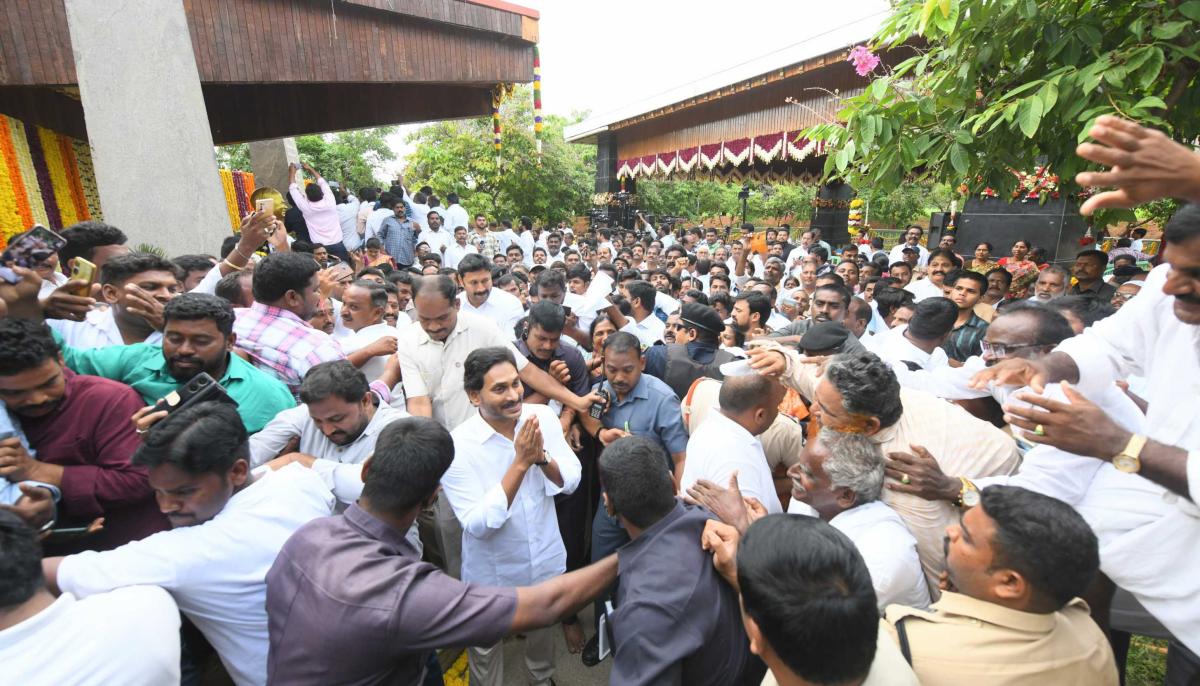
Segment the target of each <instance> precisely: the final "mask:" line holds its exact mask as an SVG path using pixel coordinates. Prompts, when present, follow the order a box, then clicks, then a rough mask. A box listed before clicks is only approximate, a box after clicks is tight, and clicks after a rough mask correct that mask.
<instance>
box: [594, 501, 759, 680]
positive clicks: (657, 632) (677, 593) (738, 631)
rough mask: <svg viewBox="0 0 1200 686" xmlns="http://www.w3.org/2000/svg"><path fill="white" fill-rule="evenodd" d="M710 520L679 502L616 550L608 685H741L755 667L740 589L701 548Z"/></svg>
mask: <svg viewBox="0 0 1200 686" xmlns="http://www.w3.org/2000/svg"><path fill="white" fill-rule="evenodd" d="M712 518H713V517H712V515H711V514H710V513H708V511H706V510H704V509H702V508H700V507H696V506H690V505H683V504H682V503H676V504H675V507H674V509H672V510H671V512H670V513H668V514H667V516H665V517H663V518H662V519H660V520H659V521H658V522H656V523H655V524H654V525H653V526H651V527H650V528H648V529H646V530H645V531H644V532H642V535H641V536H639V537H637V538H636V539H634V540H633V541H631V542H630V543H628V544H627V545H625V546H624V547H623V548H621V549H620V550H619V551H618V553H617V565H618V572H619V574H620V585H619V586H618V588H617V597H616V607H615V609H614V611H613V613H612V616H611V617H610V619H611V621H612V632H613V646H614V652H613V666H612V675H611V679H610V682H611V683H614V684H622V685H623V686H636V685H637V684H679V685H683V684H686V685H687V686H718V685H723V684H741V683H746V681H745V677H747V676H749V675H744V674H743V672H744V671H746V670H747V666H748V665H751V664H753V665H758V662H757V661H756V660H752V659H751V654H750V646H749V643H748V641H747V639H746V633H745V631H744V630H743V629H742V615H741V609H740V607H739V605H738V595H737V592H736V591H734V590H733V588H731V587H730V586H729V585H728V584H726V583H725V581H724V580H723V579H721V577H720V576H719V575H718V574H717V572H716V570H715V569H713V565H712V558H711V557H710V556H709V554H708V553H706V552H705V551H704V550H703V549H702V548H701V547H700V534H701V533H703V531H704V524H705V522H707V521H708V520H709V519H712ZM751 669H752V670H754V669H755V668H751ZM762 676H763V673H762V672H759V673H758V674H757V678H758V679H760V680H761V679H762ZM750 678H751V679H753V677H752V676H751V677H750ZM753 683H755V684H757V683H758V681H753Z"/></svg>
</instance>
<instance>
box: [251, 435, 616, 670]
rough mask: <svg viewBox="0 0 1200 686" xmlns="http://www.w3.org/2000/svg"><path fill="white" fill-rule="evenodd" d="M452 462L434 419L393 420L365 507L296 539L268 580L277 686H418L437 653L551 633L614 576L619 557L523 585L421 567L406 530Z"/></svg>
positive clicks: (366, 471)
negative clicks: (491, 583)
mask: <svg viewBox="0 0 1200 686" xmlns="http://www.w3.org/2000/svg"><path fill="white" fill-rule="evenodd" d="M453 459H454V443H453V441H452V440H451V438H450V433H449V432H448V431H446V429H444V428H442V427H441V425H439V424H438V423H437V422H435V421H433V420H432V419H428V418H424V417H409V418H405V419H401V420H398V421H395V422H393V423H391V424H389V425H388V426H387V427H386V428H385V429H383V431H381V432H380V434H379V438H378V440H377V442H376V444H375V453H374V455H373V456H372V457H371V459H369V460H367V462H366V463H364V464H363V472H362V475H363V491H362V497H360V498H359V500H358V502H357V503H356V504H354V505H351V506H350V508H349V509H347V510H346V512H345V514H344V515H342V516H336V517H326V518H322V519H317V520H314V521H312V522H310V523H309V524H307V525H306V526H304V527H302V528H301V529H300V530H298V531H297V532H296V533H295V534H294V535H293V536H292V538H291V539H289V540H288V542H287V543H286V544H285V545H284V547H283V549H282V550H281V551H280V553H279V557H278V558H277V559H276V561H275V564H274V566H273V567H272V568H271V571H270V572H269V573H268V574H267V615H268V619H269V629H270V641H271V647H270V654H269V656H268V659H267V670H268V681H269V683H276V684H326V683H339V684H412V685H414V686H415V685H416V684H420V683H422V680H423V678H424V674H425V669H426V665H427V663H428V661H429V656H430V653H431V652H432V651H433V650H435V649H437V648H445V647H452V646H477V645H491V644H494V643H497V642H498V641H500V639H502V638H503V637H504V636H506V635H508V634H512V633H518V632H524V631H530V630H533V629H536V628H540V627H545V626H549V625H551V624H554V623H556V622H558V621H559V620H560V619H561V618H562V617H564V616H567V615H568V614H569V613H573V612H575V611H576V610H578V609H579V608H580V607H582V606H583V605H584V604H586V603H587V602H589V601H590V600H591V599H592V598H594V597H595V596H596V595H598V594H599V593H600V591H602V590H604V589H605V588H607V587H608V586H609V585H611V584H612V583H613V582H614V581H615V580H616V572H617V562H616V555H610V556H608V557H607V558H606V559H604V560H601V561H600V562H597V563H596V564H593V565H591V566H589V567H585V568H584V569H581V570H578V571H575V572H571V573H569V574H565V575H563V576H559V577H555V578H552V579H550V580H548V581H545V582H543V583H540V584H538V585H536V586H529V587H522V588H495V587H486V586H478V585H475V584H469V583H464V582H462V581H459V580H457V579H454V578H453V577H450V576H448V575H446V574H444V573H442V572H441V571H439V570H438V569H437V568H436V567H434V566H433V565H431V564H428V563H425V562H422V561H421V556H420V553H418V552H417V550H416V549H415V548H414V547H413V546H412V544H411V543H409V542H408V541H407V540H406V539H405V535H404V534H405V532H406V531H408V528H409V527H410V526H411V525H412V523H413V521H414V520H415V519H416V517H417V514H418V513H420V512H421V510H422V509H424V508H427V507H430V506H432V504H433V502H434V500H435V499H436V496H437V492H438V488H439V487H438V484H439V482H440V480H441V478H442V474H443V473H445V471H446V469H448V468H449V466H450V462H451V461H452V460H453Z"/></svg>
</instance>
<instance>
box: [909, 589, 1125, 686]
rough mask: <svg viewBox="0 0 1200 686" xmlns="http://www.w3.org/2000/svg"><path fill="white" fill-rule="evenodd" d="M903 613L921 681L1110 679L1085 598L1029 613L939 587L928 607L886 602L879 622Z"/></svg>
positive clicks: (1096, 683) (1083, 682)
mask: <svg viewBox="0 0 1200 686" xmlns="http://www.w3.org/2000/svg"><path fill="white" fill-rule="evenodd" d="M902 618H907V619H905V620H904V632H905V634H906V635H907V637H908V646H909V653H910V655H911V656H912V665H913V669H914V671H916V673H917V678H918V679H920V680H921V683H922V684H924V685H925V686H939V685H941V684H946V685H947V686H950V685H953V686H959V685H960V684H972V685H973V686H1010V685H1012V686H1015V685H1017V684H1054V686H1072V685H1073V684H1078V685H1079V686H1116V684H1117V666H1116V663H1115V662H1114V661H1113V653H1112V648H1111V647H1110V646H1109V644H1108V639H1107V638H1105V636H1104V632H1102V631H1101V630H1100V627H1098V626H1097V625H1096V623H1095V622H1094V621H1092V618H1091V614H1090V611H1089V610H1088V606H1087V603H1085V602H1083V600H1082V599H1080V598H1076V599H1074V600H1072V601H1071V602H1069V603H1067V605H1066V606H1065V607H1063V608H1062V609H1061V610H1059V611H1058V612H1054V613H1051V614H1035V613H1032V612H1021V611H1019V610H1012V609H1009V608H1007V607H1002V606H1000V605H996V604H994V603H989V602H986V601H982V600H976V599H975V598H971V597H969V596H965V595H962V594H960V593H949V592H947V593H943V594H942V599H941V600H939V601H938V602H936V603H934V604H933V606H932V607H931V608H929V610H928V611H924V610H916V609H913V608H910V607H903V606H900V605H892V606H891V607H889V608H888V609H887V624H888V627H889V629H890V631H891V633H892V637H893V638H894V639H896V641H897V645H899V636H898V634H897V631H896V627H895V624H896V622H897V621H898V620H900V619H902Z"/></svg>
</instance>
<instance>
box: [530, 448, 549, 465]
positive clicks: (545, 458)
mask: <svg viewBox="0 0 1200 686" xmlns="http://www.w3.org/2000/svg"><path fill="white" fill-rule="evenodd" d="M534 464H535V465H537V466H539V467H545V466H546V465H548V464H550V453H548V452H546V451H545V450H543V451H542V461H541V462H534Z"/></svg>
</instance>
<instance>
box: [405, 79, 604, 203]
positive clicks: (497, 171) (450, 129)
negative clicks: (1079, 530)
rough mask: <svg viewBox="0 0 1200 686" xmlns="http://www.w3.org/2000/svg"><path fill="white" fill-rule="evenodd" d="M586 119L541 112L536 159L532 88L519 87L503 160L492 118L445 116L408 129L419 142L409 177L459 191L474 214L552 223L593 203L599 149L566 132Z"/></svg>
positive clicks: (504, 119) (506, 115)
mask: <svg viewBox="0 0 1200 686" xmlns="http://www.w3.org/2000/svg"><path fill="white" fill-rule="evenodd" d="M581 119H582V116H575V117H572V118H571V119H567V118H565V117H560V116H557V115H549V116H543V122H544V125H543V128H542V165H541V166H538V164H537V152H536V145H535V141H534V137H533V96H532V91H531V90H530V88H529V87H528V86H521V87H518V88H517V89H516V90H515V91H514V92H513V95H512V97H510V98H508V99H507V100H506V101H505V103H504V104H503V105H501V107H500V122H501V127H502V133H501V145H502V148H501V152H500V166H499V167H497V165H496V151H495V149H494V147H493V145H492V120H491V118H490V117H481V118H478V119H466V120H457V121H444V122H438V123H436V124H430V125H428V126H424V127H422V128H420V129H418V130H416V131H414V132H413V133H411V134H409V136H408V142H409V143H414V144H415V145H416V147H415V149H414V150H413V152H412V153H410V154H409V155H408V157H407V159H406V163H407V167H406V170H405V174H404V177H405V182H406V184H407V185H410V186H412V187H414V188H416V187H420V186H424V185H428V186H431V187H432V188H433V189H434V192H435V193H437V194H438V195H439V196H441V197H443V198H444V197H445V195H446V194H447V193H450V192H454V193H458V195H459V197H460V199H461V202H462V204H463V206H464V207H465V208H466V209H467V210H468V211H469V212H470V213H471V214H476V213H483V214H486V215H488V216H489V217H495V218H515V217H519V216H522V215H526V216H529V217H533V218H535V219H538V220H540V221H543V222H546V223H550V224H552V223H556V222H559V221H567V220H570V219H571V218H573V217H576V216H579V215H582V214H586V213H587V210H588V209H589V208H590V207H591V195H592V187H593V173H594V169H595V160H596V148H595V146H590V145H568V144H567V142H566V141H565V140H564V139H563V127H564V126H567V125H569V124H572V123H574V122H576V121H580V120H581Z"/></svg>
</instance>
